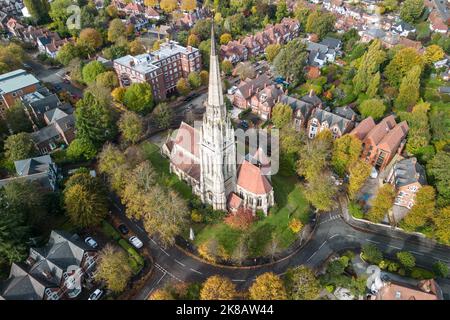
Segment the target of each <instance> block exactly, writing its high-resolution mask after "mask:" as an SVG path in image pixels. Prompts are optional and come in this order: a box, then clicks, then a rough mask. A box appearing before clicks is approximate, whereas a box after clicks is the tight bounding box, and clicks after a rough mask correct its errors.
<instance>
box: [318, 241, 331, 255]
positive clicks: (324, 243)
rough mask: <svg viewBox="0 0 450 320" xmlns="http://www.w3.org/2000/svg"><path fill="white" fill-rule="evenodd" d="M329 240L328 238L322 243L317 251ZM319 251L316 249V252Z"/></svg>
mask: <svg viewBox="0 0 450 320" xmlns="http://www.w3.org/2000/svg"><path fill="white" fill-rule="evenodd" d="M330 239H331V238H330ZM327 241H328V240H326V241H324V242H323V243H322V244H321V245H320V247H319V249H317V251H319V250H320V249H322V247H323V246H324V245H325V243H327ZM317 251H316V252H317Z"/></svg>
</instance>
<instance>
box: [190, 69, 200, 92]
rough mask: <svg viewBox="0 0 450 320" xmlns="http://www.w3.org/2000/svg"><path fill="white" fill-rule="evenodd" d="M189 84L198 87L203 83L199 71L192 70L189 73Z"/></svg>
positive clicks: (194, 87)
mask: <svg viewBox="0 0 450 320" xmlns="http://www.w3.org/2000/svg"><path fill="white" fill-rule="evenodd" d="M188 81H189V85H190V87H191V88H193V89H197V88H199V87H200V86H201V85H202V79H201V78H200V74H199V73H198V72H195V71H193V72H191V73H189V75H188Z"/></svg>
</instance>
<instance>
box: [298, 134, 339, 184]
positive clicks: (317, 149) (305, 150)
mask: <svg viewBox="0 0 450 320" xmlns="http://www.w3.org/2000/svg"><path fill="white" fill-rule="evenodd" d="M332 140H333V138H332V137H331V132H330V131H329V130H325V131H321V132H320V133H319V134H318V135H317V136H316V138H315V139H314V140H308V141H307V142H306V143H305V144H304V145H303V146H302V147H301V148H300V150H299V152H298V156H299V160H298V162H297V173H298V174H299V175H300V176H303V177H305V179H306V180H307V181H311V180H313V179H314V178H316V177H318V176H320V175H321V174H322V173H323V171H324V170H325V169H326V168H327V166H328V160H329V158H330V154H331V148H332V143H333V142H332Z"/></svg>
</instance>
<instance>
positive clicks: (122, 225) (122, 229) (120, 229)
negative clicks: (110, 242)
mask: <svg viewBox="0 0 450 320" xmlns="http://www.w3.org/2000/svg"><path fill="white" fill-rule="evenodd" d="M117 229H119V231H120V233H121V234H127V233H128V228H127V226H126V225H124V224H121V225H120V226H119V227H118V228H117Z"/></svg>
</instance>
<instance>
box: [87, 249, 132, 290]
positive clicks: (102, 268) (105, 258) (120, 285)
mask: <svg viewBox="0 0 450 320" xmlns="http://www.w3.org/2000/svg"><path fill="white" fill-rule="evenodd" d="M132 275H133V271H132V270H131V267H130V265H129V264H128V255H127V253H126V252H125V251H123V249H121V248H119V247H116V246H113V245H111V244H107V245H106V246H105V247H104V248H103V249H102V250H101V251H100V252H99V255H98V261H97V270H96V272H95V278H96V279H97V280H98V281H105V283H106V286H107V288H108V289H109V290H111V291H113V292H116V293H119V292H122V291H123V290H125V288H126V286H127V284H128V281H129V280H130V278H131V276H132Z"/></svg>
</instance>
